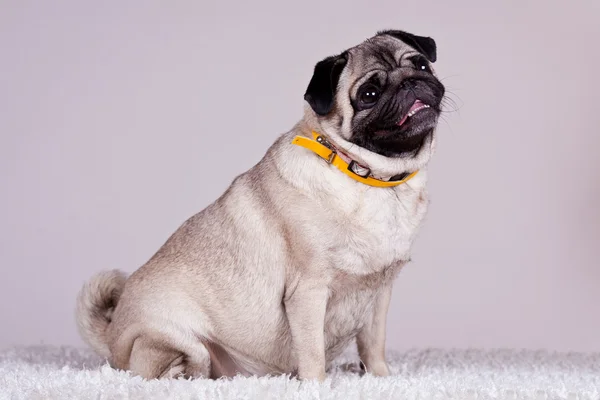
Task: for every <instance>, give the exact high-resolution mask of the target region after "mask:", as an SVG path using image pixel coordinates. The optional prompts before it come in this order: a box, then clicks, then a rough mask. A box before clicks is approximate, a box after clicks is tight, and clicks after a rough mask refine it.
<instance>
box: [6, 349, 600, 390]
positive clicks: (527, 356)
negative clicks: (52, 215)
mask: <svg viewBox="0 0 600 400" xmlns="http://www.w3.org/2000/svg"><path fill="white" fill-rule="evenodd" d="M388 357H389V362H390V368H391V372H392V374H393V376H391V377H389V378H375V377H372V376H370V375H368V374H367V375H364V376H360V375H359V374H358V372H357V366H356V360H357V358H356V355H355V354H354V353H352V352H349V353H347V354H345V355H344V357H341V358H340V360H339V361H338V362H337V363H336V366H335V367H334V368H332V370H331V371H330V372H329V378H328V379H327V381H326V382H324V383H322V384H318V383H315V382H300V381H298V380H296V379H289V378H288V377H286V376H278V377H265V378H242V377H237V378H234V379H222V380H217V381H212V380H204V379H197V380H184V379H179V380H163V381H157V380H153V381H145V380H143V379H140V378H138V377H132V376H131V375H130V374H128V373H126V372H123V371H116V370H114V369H112V368H110V367H109V366H108V365H107V364H106V363H105V362H103V361H102V360H101V359H99V358H98V357H97V356H95V355H94V354H92V353H91V351H89V350H86V349H77V348H72V347H49V346H39V347H26V348H14V349H8V350H4V351H2V352H0V399H11V400H13V399H61V400H63V399H94V400H97V399H161V400H162V399H261V400H263V399H264V400H267V399H296V400H300V399H343V400H350V399H465V400H466V399H600V354H580V353H569V354H566V353H548V352H533V351H510V350H500V351H476V350H472V351H458V350H454V351H443V350H427V351H410V352H406V353H390V354H389V355H388Z"/></svg>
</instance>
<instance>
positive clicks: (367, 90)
mask: <svg viewBox="0 0 600 400" xmlns="http://www.w3.org/2000/svg"><path fill="white" fill-rule="evenodd" d="M436 50H437V49H436V43H435V41H434V40H433V39H432V38H429V37H423V36H417V35H413V34H410V33H407V32H403V31H395V30H387V31H381V32H379V33H378V34H377V35H376V36H374V37H372V38H370V39H367V40H366V41H365V42H363V43H361V44H359V45H358V46H355V47H353V48H350V49H348V50H346V51H344V52H342V53H341V54H339V55H335V56H330V57H327V58H325V59H324V60H322V61H320V62H318V63H317V64H316V66H315V68H314V73H313V76H312V79H311V81H310V83H309V85H308V88H307V90H306V93H305V95H304V98H305V100H306V102H307V107H306V112H305V120H306V121H307V122H308V124H309V125H310V126H311V129H314V130H316V131H318V133H322V134H324V135H326V136H327V137H328V138H329V139H330V140H331V141H332V142H334V143H335V145H336V146H338V147H340V148H341V149H343V150H344V151H345V152H348V153H349V154H351V155H352V157H353V158H354V159H357V160H360V161H361V162H363V163H365V164H366V165H368V166H369V167H370V168H371V169H372V170H373V171H378V172H379V173H380V174H383V175H385V174H387V175H389V176H392V175H394V174H398V173H402V172H406V171H410V170H416V169H419V168H422V167H423V166H424V164H425V163H427V161H428V160H429V158H430V156H431V154H432V152H433V144H434V134H435V128H436V126H437V122H438V117H439V115H440V112H441V103H442V99H443V97H444V93H445V89H444V86H443V85H442V83H441V82H440V81H439V80H438V78H437V77H436V76H435V73H434V71H433V68H432V64H433V63H434V62H435V61H436V58H437V51H436Z"/></svg>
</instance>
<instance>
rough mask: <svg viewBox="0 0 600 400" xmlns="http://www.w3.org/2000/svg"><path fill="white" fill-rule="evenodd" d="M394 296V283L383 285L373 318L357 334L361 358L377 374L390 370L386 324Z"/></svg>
mask: <svg viewBox="0 0 600 400" xmlns="http://www.w3.org/2000/svg"><path fill="white" fill-rule="evenodd" d="M391 297H392V284H391V283H390V284H388V285H387V286H385V287H383V288H382V289H381V291H380V292H379V293H378V295H377V299H376V301H375V305H374V307H373V315H372V318H370V320H369V321H368V322H367V323H366V324H365V326H364V327H363V328H362V329H361V331H360V332H359V333H358V335H357V336H356V344H357V347H358V354H359V356H360V359H361V360H362V362H363V363H364V364H365V368H366V370H367V372H369V373H371V374H373V375H375V376H388V375H389V374H390V371H389V369H388V366H387V363H386V361H385V324H386V319H387V312H388V307H389V305H390V299H391Z"/></svg>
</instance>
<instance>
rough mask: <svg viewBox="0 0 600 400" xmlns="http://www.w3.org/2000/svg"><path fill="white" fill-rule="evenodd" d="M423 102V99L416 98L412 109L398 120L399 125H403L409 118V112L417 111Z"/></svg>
mask: <svg viewBox="0 0 600 400" xmlns="http://www.w3.org/2000/svg"><path fill="white" fill-rule="evenodd" d="M422 105H423V102H422V101H421V100H416V101H415V102H414V104H413V105H412V106H411V107H410V109H409V110H408V111H407V112H406V115H405V116H404V117H403V118H402V119H401V120H400V122H398V126H401V125H402V124H403V123H405V122H406V120H407V119H408V114H410V113H411V112H413V111H415V110H416V109H417V108H419V107H421V106H422Z"/></svg>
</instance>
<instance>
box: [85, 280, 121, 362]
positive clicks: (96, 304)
mask: <svg viewBox="0 0 600 400" xmlns="http://www.w3.org/2000/svg"><path fill="white" fill-rule="evenodd" d="M126 280H127V277H126V276H125V274H124V273H123V272H121V271H118V270H112V271H104V272H100V273H99V274H97V275H96V276H94V277H93V278H92V279H90V280H89V281H88V282H87V283H86V284H85V285H84V286H83V288H82V289H81V291H80V292H79V295H78V296H77V308H76V313H75V318H76V320H77V326H78V328H79V334H80V335H81V337H82V338H83V340H85V342H86V343H87V344H88V345H90V347H91V348H92V349H94V350H95V351H96V353H98V354H99V355H101V356H102V357H105V358H111V357H110V356H111V354H110V350H109V348H108V339H107V337H106V328H108V325H109V324H110V322H111V320H112V314H113V311H114V310H115V307H116V306H117V303H118V301H119V298H120V297H121V293H123V288H124V286H125V281H126Z"/></svg>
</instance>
